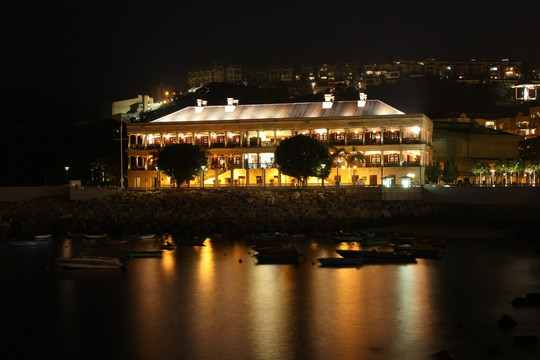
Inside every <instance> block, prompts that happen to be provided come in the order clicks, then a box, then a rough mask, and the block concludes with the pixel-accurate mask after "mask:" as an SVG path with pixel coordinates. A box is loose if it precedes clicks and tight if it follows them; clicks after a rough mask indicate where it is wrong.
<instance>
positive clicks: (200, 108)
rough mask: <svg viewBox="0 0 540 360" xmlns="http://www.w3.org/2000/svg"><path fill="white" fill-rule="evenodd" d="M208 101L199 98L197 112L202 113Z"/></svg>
mask: <svg viewBox="0 0 540 360" xmlns="http://www.w3.org/2000/svg"><path fill="white" fill-rule="evenodd" d="M206 103H207V101H206V100H203V99H197V107H195V112H196V113H200V112H202V111H203V109H204V107H205V106H206Z"/></svg>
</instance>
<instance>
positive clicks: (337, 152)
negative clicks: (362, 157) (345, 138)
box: [330, 146, 349, 183]
mask: <svg viewBox="0 0 540 360" xmlns="http://www.w3.org/2000/svg"><path fill="white" fill-rule="evenodd" d="M331 149H332V150H333V151H334V152H333V153H332V154H331V155H330V160H331V162H330V164H333V163H334V161H335V162H336V179H337V180H336V181H337V182H339V183H341V181H340V179H339V159H341V158H343V159H346V158H347V155H348V154H349V152H348V151H347V150H345V148H337V147H335V146H331Z"/></svg>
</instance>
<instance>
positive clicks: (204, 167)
mask: <svg viewBox="0 0 540 360" xmlns="http://www.w3.org/2000/svg"><path fill="white" fill-rule="evenodd" d="M205 170H206V166H204V165H203V166H201V188H203V187H204V171H205Z"/></svg>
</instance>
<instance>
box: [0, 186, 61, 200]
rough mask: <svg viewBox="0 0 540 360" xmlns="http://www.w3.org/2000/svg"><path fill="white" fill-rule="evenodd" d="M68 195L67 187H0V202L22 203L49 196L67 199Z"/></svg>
mask: <svg viewBox="0 0 540 360" xmlns="http://www.w3.org/2000/svg"><path fill="white" fill-rule="evenodd" d="M68 194H69V187H68V186H67V185H60V186H10V187H0V201H24V200H31V199H36V198H40V197H51V196H60V197H65V198H67V197H68Z"/></svg>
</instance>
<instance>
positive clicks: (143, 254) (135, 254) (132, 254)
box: [122, 250, 163, 258]
mask: <svg viewBox="0 0 540 360" xmlns="http://www.w3.org/2000/svg"><path fill="white" fill-rule="evenodd" d="M122 255H123V256H124V257H126V258H148V257H162V255H163V252H162V251H161V250H134V251H123V252H122Z"/></svg>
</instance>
